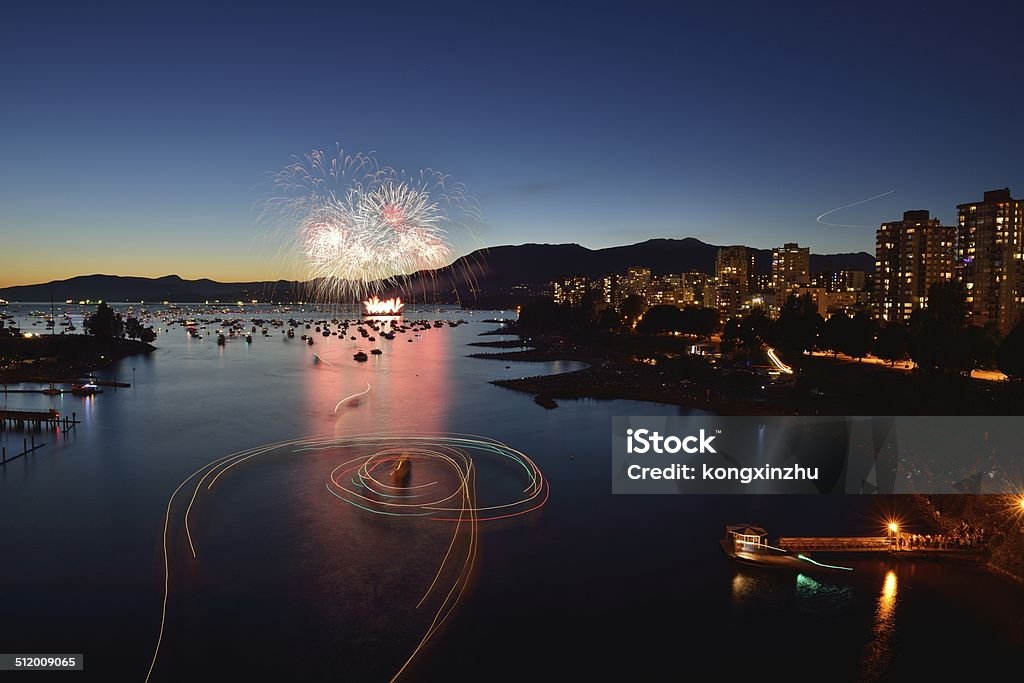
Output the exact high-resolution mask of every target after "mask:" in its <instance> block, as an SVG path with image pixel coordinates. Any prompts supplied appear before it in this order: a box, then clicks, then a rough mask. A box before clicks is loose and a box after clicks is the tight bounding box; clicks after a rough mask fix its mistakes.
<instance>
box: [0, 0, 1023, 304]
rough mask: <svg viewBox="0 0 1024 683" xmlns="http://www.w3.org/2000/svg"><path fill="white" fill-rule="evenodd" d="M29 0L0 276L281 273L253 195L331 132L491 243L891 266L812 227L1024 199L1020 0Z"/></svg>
mask: <svg viewBox="0 0 1024 683" xmlns="http://www.w3.org/2000/svg"><path fill="white" fill-rule="evenodd" d="M21 4H22V5H23V6H22V7H20V8H15V7H14V6H13V5H10V4H9V5H5V8H4V12H3V17H2V18H0V74H2V75H0V83H2V96H0V131H2V132H0V286H4V285H11V284H25V283H29V282H40V281H45V280H49V279H52V278H57V277H68V276H72V275H78V274H85V273H95V272H105V273H115V274H125V275H129V274H130V275H150V276H156V275H164V274H168V273H177V274H180V275H182V276H183V277H212V278H215V279H221V280H238V279H268V278H271V277H276V276H278V275H284V274H286V273H284V272H282V267H281V265H280V263H279V262H278V261H275V260H273V259H268V258H267V254H266V249H265V248H264V245H262V244H261V242H262V233H261V231H260V229H259V228H258V227H257V226H256V225H255V215H254V213H255V212H254V204H255V203H256V202H257V201H258V200H259V199H260V198H261V196H264V194H265V191H266V184H265V183H266V176H267V173H268V172H269V171H273V170H276V169H278V168H280V167H282V166H284V165H285V164H286V163H288V161H289V159H290V157H291V156H292V155H297V154H303V153H305V152H308V151H310V150H312V149H315V148H321V149H322V148H333V147H334V146H335V144H336V143H339V144H341V145H342V146H343V147H344V148H345V149H346V150H350V151H352V152H358V151H363V152H366V151H371V150H373V151H376V153H377V156H378V157H379V159H380V160H381V161H383V162H385V163H388V164H391V165H393V166H396V167H399V168H404V169H419V168H423V167H433V168H437V169H441V170H443V171H445V172H447V173H450V174H451V175H452V176H454V177H455V178H456V179H458V180H461V181H462V182H464V183H465V184H466V186H467V187H468V188H469V190H470V191H471V192H472V193H473V194H474V195H475V196H476V197H477V199H478V200H479V201H480V203H481V206H482V208H483V211H484V216H485V224H484V225H483V226H482V228H481V229H480V240H481V241H482V242H483V243H484V244H486V245H497V244H508V243H523V242H578V243H581V244H584V245H586V246H589V247H604V246H611V245H617V244H628V243H632V242H637V241H642V240H644V239H648V238H651V237H686V236H693V237H698V238H700V239H703V240H705V241H709V242H714V243H745V244H749V245H752V246H757V247H770V246H773V245H776V244H780V243H782V242H783V241H794V240H795V241H799V242H801V243H805V244H808V245H810V246H811V247H812V250H813V251H816V252H834V251H861V250H864V251H872V250H873V247H874V230H873V228H870V227H868V228H832V227H823V226H820V225H818V224H817V223H816V222H815V218H816V217H817V216H818V215H819V214H821V213H822V212H824V211H827V210H829V209H832V208H835V207H837V206H840V205H843V204H848V203H850V202H854V201H857V200H860V199H864V198H866V197H870V196H873V195H877V194H879V193H882V192H886V191H889V190H895V192H894V193H893V194H891V195H887V196H886V197H883V198H881V199H879V200H876V201H874V202H869V203H867V204H863V205H860V206H858V207H856V208H855V209H850V210H848V211H844V212H839V213H836V214H832V215H831V216H830V217H829V220H832V221H834V222H839V223H851V224H859V225H865V226H871V225H877V224H878V223H879V222H881V221H883V220H891V219H894V218H898V217H899V216H900V214H901V212H902V211H903V210H905V209H917V208H927V209H930V210H931V211H932V212H933V213H934V214H938V215H939V216H940V217H941V218H943V219H944V220H946V221H950V222H951V221H953V219H954V218H955V206H956V204H957V203H959V202H966V201H971V200H975V199H980V197H981V193H982V191H984V190H986V189H992V188H998V187H1004V186H1009V187H1010V188H1011V189H1013V190H1014V194H1015V196H1020V195H1022V194H1024V163H1022V160H1021V158H1022V155H1021V151H1022V140H1024V134H1022V133H1024V131H1022V127H1021V122H1022V121H1024V88H1022V87H1021V67H1022V66H1024V57H1022V53H1021V49H1020V41H1021V35H1022V34H1021V30H1022V29H1021V27H1022V25H1024V23H1022V19H1024V10H1022V9H1020V8H1014V7H1013V5H1012V4H1010V3H1005V4H1004V5H1002V6H995V5H993V6H989V7H986V6H985V5H984V4H983V3H977V2H974V3H958V4H956V5H953V6H952V7H949V8H937V7H934V6H933V4H934V3H925V2H918V3H902V2H896V3H894V2H885V3H842V5H841V6H840V4H839V3H808V4H807V5H803V6H799V5H785V4H781V3H764V2H757V3H750V5H749V6H748V7H744V6H743V5H742V4H740V3H735V4H730V5H729V6H728V7H721V8H718V7H715V8H712V7H711V5H712V4H716V5H724V3H701V5H702V6H701V7H700V8H698V9H693V8H689V9H687V8H682V7H681V5H682V3H678V5H680V6H677V3H643V2H628V3H620V4H607V5H606V4H600V3H595V2H585V3H584V2H581V3H572V4H568V3H564V4H563V3H557V2H544V3H538V4H530V3H527V2H522V1H517V2H509V3H504V4H502V3H497V2H493V3H492V2H475V3H466V4H464V5H453V4H448V3H440V2H439V3H432V2H421V3H408V4H407V7H403V5H406V3H399V2H392V3H360V4H350V3H344V2H339V1H336V2H331V3H325V4H323V5H310V4H305V3H281V2H275V3H272V4H269V5H267V6H265V7H260V6H258V3H255V2H246V3H237V4H231V3H215V2H212V3H204V4H207V5H210V6H211V7H213V8H212V9H211V7H205V8H203V7H199V6H196V7H189V6H188V5H187V4H186V3H182V2H174V3H166V4H165V7H164V9H153V8H151V7H149V6H148V5H149V4H151V3H140V2H134V3H130V4H124V5H113V4H109V3H91V2H74V3H67V4H66V5H63V6H62V5H61V4H60V3H21ZM152 4H157V3H152ZM819 5H820V6H819Z"/></svg>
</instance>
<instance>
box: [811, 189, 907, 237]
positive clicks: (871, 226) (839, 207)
mask: <svg viewBox="0 0 1024 683" xmlns="http://www.w3.org/2000/svg"><path fill="white" fill-rule="evenodd" d="M895 191H896V190H889V191H888V192H883V193H882V194H876V195H875V196H874V197H868V198H867V199H861V200H860V201H859V202H853V203H852V204H844V205H843V206H837V207H836V208H834V209H829V210H828V211H826V212H825V213H823V214H821V215H820V216H818V217H817V218H816V219H815V220H817V221H818V223H821V224H822V225H830V226H832V227H834V228H877V227H878V226H877V225H846V224H844V223H829V222H828V221H825V220H822V219H823V218H825V216H828V215H829V214H833V213H835V212H837V211H842V210H843V209H849V208H851V207H854V206H858V205H860V204H867V203H868V202H871V201H874V200H876V199H881V198H882V197H887V196H888V195H891V194H892V193H894V192H895Z"/></svg>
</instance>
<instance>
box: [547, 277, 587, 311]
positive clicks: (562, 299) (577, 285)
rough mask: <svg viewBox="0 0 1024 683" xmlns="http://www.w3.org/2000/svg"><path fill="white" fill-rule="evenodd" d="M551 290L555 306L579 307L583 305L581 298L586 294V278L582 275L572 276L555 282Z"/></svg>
mask: <svg viewBox="0 0 1024 683" xmlns="http://www.w3.org/2000/svg"><path fill="white" fill-rule="evenodd" d="M551 289H552V295H553V298H554V300H555V303H556V304H569V305H570V306H579V305H580V304H581V303H583V297H584V296H585V295H586V293H587V278H585V277H583V276H582V275H573V276H571V277H567V278H562V279H561V280H555V281H554V283H552V286H551Z"/></svg>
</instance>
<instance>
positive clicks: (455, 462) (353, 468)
mask: <svg viewBox="0 0 1024 683" xmlns="http://www.w3.org/2000/svg"><path fill="white" fill-rule="evenodd" d="M366 390H367V391H369V385H367V389H366ZM345 400H347V399H345ZM366 448H370V449H376V450H375V451H374V452H372V453H371V454H369V455H366V454H363V455H358V456H356V457H354V458H350V459H349V460H347V461H346V462H343V463H342V464H340V465H338V466H337V467H335V469H334V470H333V471H332V472H331V475H330V477H329V480H328V482H327V483H326V487H327V490H328V491H329V492H330V493H331V494H332V495H334V496H335V497H337V498H339V499H341V500H343V501H345V502H346V503H348V504H350V505H352V506H353V507H355V508H357V509H359V510H362V511H365V512H370V513H374V514H380V515H387V516H392V517H419V518H425V519H428V520H438V521H443V522H451V523H454V524H452V535H451V539H450V541H449V542H448V543H447V547H446V549H445V553H444V556H443V557H442V559H441V561H440V563H439V565H438V568H437V571H436V572H435V573H434V577H433V579H432V580H431V582H430V584H429V585H428V586H427V588H426V590H425V592H424V593H423V596H422V598H421V599H420V601H419V602H418V603H417V605H416V607H417V608H419V607H421V606H423V605H424V604H425V603H426V602H427V601H428V599H431V596H432V595H436V597H435V598H433V601H434V602H435V604H436V608H435V611H434V614H433V617H432V618H431V621H430V624H429V626H428V627H427V629H426V630H425V631H424V633H423V636H422V637H421V638H420V640H419V642H418V644H417V645H416V647H415V648H414V649H413V651H412V652H411V653H410V654H409V656H408V657H407V658H406V660H405V661H404V663H403V664H402V665H401V667H399V669H398V670H397V671H396V672H395V674H394V675H393V676H392V678H391V679H390V680H391V681H392V683H393V682H394V681H396V680H398V678H399V677H400V676H401V675H402V674H403V673H404V672H405V671H406V670H407V668H408V667H409V665H410V664H411V663H412V661H413V659H415V657H416V656H417V654H419V652H420V651H421V650H422V649H423V647H424V646H425V645H426V643H427V642H428V641H429V640H430V638H431V637H433V635H434V634H435V633H436V632H437V630H438V629H439V628H440V627H441V625H442V624H443V623H444V622H445V621H446V620H447V619H448V617H449V616H450V615H451V614H452V613H453V612H454V610H455V608H456V606H457V605H458V603H459V601H460V599H461V598H462V596H463V594H464V593H465V591H466V588H467V586H468V584H469V580H470V578H471V575H472V571H473V566H474V562H475V560H476V556H477V550H478V546H479V530H478V526H479V523H480V522H483V521H493V520H499V519H507V518H509V517H516V516H520V515H525V514H528V513H530V512H533V511H534V510H537V509H539V508H540V507H542V506H543V505H544V504H545V503H546V502H547V499H548V495H549V491H550V489H549V486H548V484H547V482H546V480H545V479H544V476H543V474H542V473H541V471H540V469H539V468H538V467H537V465H536V463H534V462H533V460H531V459H530V458H529V457H528V456H526V455H525V454H524V453H522V452H520V451H517V450H515V449H513V448H511V447H509V446H507V445H505V444H503V443H501V442H500V441H496V440H493V439H487V438H484V437H478V436H472V435H467V434H441V435H436V436H421V435H386V436H382V435H379V434H363V435H356V436H350V437H341V438H318V439H293V440H289V441H280V442H277V443H271V444H266V445H263V446H257V447H254V448H249V449H245V450H241V451H237V452H235V453H231V454H229V455H226V456H222V457H220V458H217V459H215V460H212V461H210V462H209V463H207V464H206V465H203V466H202V467H200V468H199V469H197V470H195V471H194V472H193V473H192V474H190V475H189V476H188V477H186V478H185V479H184V480H182V482H181V483H180V484H178V486H177V488H175V490H174V492H173V493H172V494H171V496H170V498H168V500H167V509H166V512H165V515H164V525H163V567H164V582H163V599H162V603H161V612H160V627H159V631H158V634H157V639H156V644H155V647H154V651H153V657H152V660H151V661H150V665H149V670H148V671H147V673H146V678H145V680H146V681H147V683H148V681H149V680H150V678H151V677H152V675H153V672H154V670H155V668H156V664H157V660H158V659H159V655H160V649H161V645H162V643H163V638H164V631H165V629H166V624H167V611H168V598H169V595H170V584H171V553H172V548H171V547H170V540H169V534H170V530H171V517H172V512H173V511H174V509H175V500H176V499H177V497H178V495H179V494H180V493H181V492H182V490H183V489H184V488H185V487H186V486H187V485H188V484H189V483H190V482H192V481H193V480H196V479H197V478H198V481H196V482H195V484H194V488H193V490H192V491H191V495H189V497H188V503H187V505H186V506H185V509H184V514H183V515H182V528H183V530H184V534H185V537H186V539H187V544H185V547H187V548H188V549H189V551H190V552H189V553H188V554H187V555H186V558H187V557H188V555H191V557H192V559H193V560H196V559H198V553H197V551H196V546H195V543H194V540H193V535H192V531H191V528H190V524H189V516H190V514H191V513H192V508H193V506H194V505H195V503H196V500H197V498H198V497H199V496H200V495H203V494H205V495H213V494H212V493H211V491H212V490H213V486H214V484H216V483H217V481H218V480H219V479H220V478H221V477H222V476H223V475H224V474H226V473H227V472H228V471H229V470H231V469H233V468H234V467H235V466H237V465H239V464H242V463H244V462H246V461H250V460H252V459H254V458H256V457H257V456H261V455H268V454H269V455H280V454H287V453H303V452H312V453H317V452H321V451H326V450H343V449H366ZM483 456H494V457H498V458H504V459H507V460H510V461H511V462H513V463H515V464H516V465H517V466H518V467H517V470H522V473H523V474H522V476H523V477H524V480H525V485H524V487H523V489H522V491H521V494H520V497H519V498H517V499H513V500H507V501H498V502H495V503H493V504H490V505H480V504H479V503H478V497H477V485H476V484H477V467H476V464H475V457H483ZM399 458H407V459H409V460H410V461H412V462H420V463H421V464H422V465H429V463H436V464H439V465H440V466H442V467H443V468H444V469H446V470H448V471H450V472H452V473H453V475H454V477H455V484H454V486H450V487H449V488H443V484H442V483H441V482H440V481H438V480H434V481H427V482H425V483H422V484H418V485H415V486H408V485H405V484H402V483H400V482H395V485H389V484H386V483H384V482H383V481H382V480H381V478H380V477H379V475H378V474H377V472H379V471H384V472H385V473H386V471H387V467H388V464H389V463H393V462H396V461H397V460H398V459H399ZM410 467H411V465H410ZM382 468H383V469H382ZM343 480H344V481H343ZM207 481H208V482H209V483H207ZM348 481H350V482H351V484H352V487H353V488H349V486H348V484H347V483H344V482H348ZM204 483H206V486H205V487H204V486H203V484H204ZM357 488H359V489H361V492H360V491H359V490H356V489H357ZM186 495H188V494H186ZM439 513H442V514H448V516H446V517H439V516H437V515H438V514H439ZM452 513H454V514H452ZM460 541H461V542H460ZM460 558H461V559H460ZM445 576H451V577H452V578H451V580H450V583H448V585H447V589H445V588H443V587H442V582H443V581H444V577H445Z"/></svg>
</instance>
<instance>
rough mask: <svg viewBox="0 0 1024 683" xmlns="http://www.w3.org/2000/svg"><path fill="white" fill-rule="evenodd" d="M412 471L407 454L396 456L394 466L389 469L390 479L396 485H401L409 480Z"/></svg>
mask: <svg viewBox="0 0 1024 683" xmlns="http://www.w3.org/2000/svg"><path fill="white" fill-rule="evenodd" d="M411 473H412V461H411V460H409V456H408V455H400V456H398V460H396V461H395V467H394V469H393V470H391V481H393V482H394V483H395V484H396V485H397V486H403V485H404V484H405V482H407V481H409V475H410V474H411Z"/></svg>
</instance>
